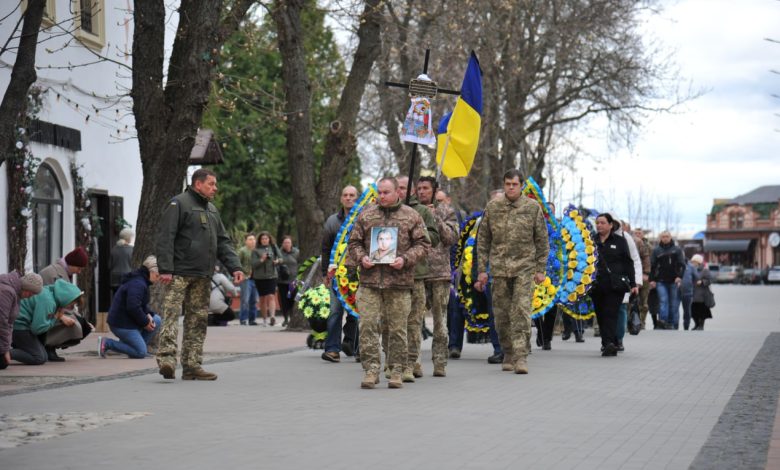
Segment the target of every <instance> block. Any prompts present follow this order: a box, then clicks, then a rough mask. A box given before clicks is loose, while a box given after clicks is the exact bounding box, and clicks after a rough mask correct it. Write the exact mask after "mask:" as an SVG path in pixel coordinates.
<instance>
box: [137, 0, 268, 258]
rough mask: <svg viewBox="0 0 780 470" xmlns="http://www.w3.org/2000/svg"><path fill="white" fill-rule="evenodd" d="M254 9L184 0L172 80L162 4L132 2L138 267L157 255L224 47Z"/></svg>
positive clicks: (244, 3) (238, 0) (241, 3)
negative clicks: (165, 215)
mask: <svg viewBox="0 0 780 470" xmlns="http://www.w3.org/2000/svg"><path fill="white" fill-rule="evenodd" d="M254 3H255V0H181V4H180V5H179V8H178V14H179V23H178V26H177V29H176V36H175V39H174V43H173V51H172V52H171V56H170V60H169V61H168V75H167V77H165V76H164V73H163V69H164V65H163V63H164V60H165V53H164V45H165V30H166V24H167V17H166V7H165V2H164V1H163V0H153V1H152V0H149V1H144V2H136V3H135V10H134V13H133V18H134V22H135V27H134V30H133V74H132V75H133V86H132V90H131V96H132V97H133V113H134V115H135V122H136V129H137V132H138V144H139V147H140V151H141V166H142V169H143V175H144V181H143V187H142V190H141V201H140V204H139V209H138V222H137V230H136V234H137V238H136V247H135V250H134V262H135V263H138V264H140V262H141V261H142V260H143V258H144V257H145V256H147V255H148V254H150V253H153V251H154V243H155V238H156V230H155V229H156V227H157V222H158V221H159V218H160V216H161V214H162V211H163V209H164V207H165V203H166V202H167V201H168V200H169V199H170V198H171V197H172V196H173V195H175V194H176V193H178V192H180V191H181V189H182V182H183V181H184V178H185V176H186V172H187V166H188V165H189V157H190V152H191V150H192V147H193V145H194V143H195V135H196V133H197V130H198V127H199V126H200V123H201V119H202V117H203V111H204V109H205V107H206V104H207V102H208V98H209V91H210V85H211V80H212V78H213V77H212V75H213V71H214V66H215V65H216V63H217V61H218V60H219V51H220V48H221V46H222V44H223V43H224V41H225V39H226V38H227V37H228V36H229V35H230V34H232V33H233V32H234V31H235V30H236V28H238V26H239V23H240V22H241V21H242V20H243V19H244V18H245V17H246V14H247V12H248V10H249V8H250V7H251V6H252V5H253V4H254Z"/></svg>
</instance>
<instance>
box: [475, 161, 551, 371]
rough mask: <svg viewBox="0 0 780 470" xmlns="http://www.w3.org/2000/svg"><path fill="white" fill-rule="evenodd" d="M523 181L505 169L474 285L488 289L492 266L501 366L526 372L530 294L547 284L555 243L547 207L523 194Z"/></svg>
mask: <svg viewBox="0 0 780 470" xmlns="http://www.w3.org/2000/svg"><path fill="white" fill-rule="evenodd" d="M521 182H522V174H521V173H520V171H519V170H516V169H512V170H509V171H507V172H506V173H504V195H503V197H501V198H497V199H494V200H492V201H490V202H489V203H488V204H487V207H485V212H484V214H483V215H482V221H481V222H480V225H479V235H478V239H477V252H478V263H479V275H478V277H477V282H476V283H475V288H477V289H478V290H484V289H485V287H487V283H488V266H490V273H491V275H492V276H493V286H492V301H493V308H494V315H495V324H496V330H497V333H498V339H499V341H500V343H501V349H502V350H503V353H504V360H503V363H502V367H501V368H502V370H505V371H512V370H514V372H515V373H516V374H527V373H528V362H527V357H528V354H529V353H530V347H529V345H530V338H531V298H532V296H533V291H534V283H537V284H538V283H542V282H544V279H545V271H546V266H547V254H548V252H549V250H550V246H549V242H548V238H547V224H546V223H545V221H544V215H543V214H542V208H541V206H539V204H538V203H537V202H536V201H533V200H531V199H529V198H527V197H522V183H521Z"/></svg>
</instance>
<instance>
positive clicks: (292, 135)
mask: <svg viewBox="0 0 780 470" xmlns="http://www.w3.org/2000/svg"><path fill="white" fill-rule="evenodd" d="M312 4H313V2H311V1H306V0H284V1H283V0H279V1H277V2H275V4H274V7H273V9H272V10H271V15H272V17H273V19H274V22H275V23H276V28H277V34H278V37H279V52H280V54H281V56H282V79H283V81H284V92H285V97H286V103H285V116H286V118H287V119H286V121H287V129H286V140H287V152H288V155H287V163H288V168H289V171H290V180H291V185H292V197H293V208H294V210H295V218H296V219H295V220H296V227H297V229H298V240H299V243H300V250H301V253H302V254H303V255H304V256H315V255H319V253H320V251H321V249H320V247H321V239H322V225H323V222H324V221H325V217H326V216H328V215H329V214H331V213H333V212H336V210H337V208H338V205H339V194H340V191H341V182H342V180H343V178H344V177H345V176H346V174H347V168H348V166H349V162H350V160H351V159H352V158H353V157H354V155H355V148H356V145H357V142H356V139H355V135H354V129H355V121H356V118H357V113H358V110H359V108H360V101H361V99H362V97H363V92H364V91H365V88H366V83H367V81H368V77H369V74H370V72H371V68H372V67H373V64H374V62H375V61H376V58H377V56H378V55H379V50H380V46H381V40H380V34H379V31H380V21H381V15H380V9H381V6H380V5H381V3H380V0H366V1H365V7H364V10H363V14H362V16H361V18H360V26H359V28H358V32H357V35H358V40H359V43H358V47H357V50H356V51H355V56H354V60H353V62H352V68H351V69H350V71H349V75H348V76H347V82H346V84H345V85H344V89H343V90H342V93H341V99H340V100H339V107H338V110H337V113H336V119H335V120H334V121H333V122H332V123H331V128H330V133H329V134H328V136H327V138H326V140H325V151H324V154H323V156H322V159H321V161H322V164H321V167H320V171H319V179H317V176H316V171H315V158H314V144H313V141H312V124H311V115H310V112H309V110H310V105H311V85H310V81H309V77H308V75H307V73H306V63H305V56H304V51H303V35H304V31H303V30H302V28H301V10H302V9H303V8H304V7H305V6H308V7H313V5H312ZM306 325H307V322H306V320H305V319H304V318H303V315H301V314H300V312H298V311H297V309H295V310H294V312H293V315H292V318H291V319H290V324H289V329H301V328H306V327H307V326H306Z"/></svg>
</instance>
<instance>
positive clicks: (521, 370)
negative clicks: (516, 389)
mask: <svg viewBox="0 0 780 470" xmlns="http://www.w3.org/2000/svg"><path fill="white" fill-rule="evenodd" d="M527 373H528V362H526V360H525V358H524V357H521V358H520V359H518V360H516V361H515V374H527Z"/></svg>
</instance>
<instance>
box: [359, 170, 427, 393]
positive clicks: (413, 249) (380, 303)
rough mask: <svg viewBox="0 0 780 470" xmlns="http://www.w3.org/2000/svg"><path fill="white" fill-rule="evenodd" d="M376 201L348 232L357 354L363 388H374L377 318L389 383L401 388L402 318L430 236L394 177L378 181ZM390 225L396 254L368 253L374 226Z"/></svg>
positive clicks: (409, 305)
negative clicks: (380, 257)
mask: <svg viewBox="0 0 780 470" xmlns="http://www.w3.org/2000/svg"><path fill="white" fill-rule="evenodd" d="M377 202H378V203H377V204H372V205H369V206H367V207H366V208H365V209H363V212H361V213H360V215H359V216H358V218H357V220H356V221H355V226H354V228H353V229H352V234H351V235H350V238H349V244H348V249H349V255H350V258H351V259H352V262H353V263H355V264H359V266H360V271H359V272H360V287H359V288H358V291H357V306H358V308H359V309H360V359H361V362H362V365H363V370H364V371H365V375H364V377H363V380H362V381H361V383H360V386H361V388H374V386H375V384H376V383H378V382H379V370H380V361H381V360H380V346H379V334H380V323H381V324H382V325H384V326H386V328H387V331H388V346H387V363H388V367H389V370H390V381H389V383H388V386H389V387H390V388H401V387H403V383H402V375H403V374H402V373H403V367H404V364H405V362H406V359H407V344H406V341H407V328H406V322H407V319H408V317H409V312H410V311H411V308H412V292H411V291H412V288H413V286H414V266H415V264H416V263H417V262H418V261H419V259H420V258H422V257H423V256H425V253H426V252H427V250H428V248H429V247H430V242H429V241H428V239H427V236H426V233H425V225H424V222H423V220H422V217H420V215H419V214H418V213H417V212H416V211H415V210H414V209H412V208H410V207H408V206H406V205H404V204H402V202H401V200H400V199H399V197H398V182H397V181H396V180H395V178H382V179H381V180H379V182H378V183H377ZM383 227H392V228H394V229H395V231H396V232H397V247H396V258H395V259H394V260H393V262H392V263H389V264H375V263H372V262H371V261H370V259H369V253H370V252H371V251H372V250H371V245H372V243H373V242H375V239H376V238H375V237H376V232H378V231H379V230H381V229H382V228H383Z"/></svg>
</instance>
